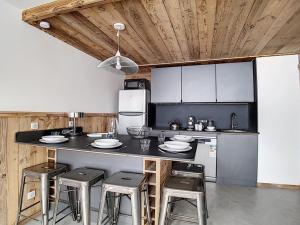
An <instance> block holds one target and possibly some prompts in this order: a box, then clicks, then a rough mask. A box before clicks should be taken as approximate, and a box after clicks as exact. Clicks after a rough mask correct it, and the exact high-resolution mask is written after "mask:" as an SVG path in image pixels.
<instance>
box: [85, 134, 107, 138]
mask: <svg viewBox="0 0 300 225" xmlns="http://www.w3.org/2000/svg"><path fill="white" fill-rule="evenodd" d="M104 135H107V133H90V134H87V136H88V137H91V138H99V137H100V138H101V137H102V136H104Z"/></svg>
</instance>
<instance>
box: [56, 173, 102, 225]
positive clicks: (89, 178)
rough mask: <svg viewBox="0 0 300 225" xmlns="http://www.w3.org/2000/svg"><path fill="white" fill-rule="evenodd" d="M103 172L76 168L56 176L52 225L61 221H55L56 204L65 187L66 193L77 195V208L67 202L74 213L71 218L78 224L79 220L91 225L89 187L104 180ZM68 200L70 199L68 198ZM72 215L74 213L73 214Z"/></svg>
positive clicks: (85, 224)
mask: <svg viewBox="0 0 300 225" xmlns="http://www.w3.org/2000/svg"><path fill="white" fill-rule="evenodd" d="M104 174H105V172H104V171H103V170H100V169H91V168H77V169H74V170H72V171H70V172H67V173H65V174H62V175H60V176H58V185H57V186H56V199H55V207H54V217H53V224H56V223H57V222H59V221H61V220H62V219H63V218H64V217H63V218H61V219H60V220H58V221H57V220H56V219H57V214H58V213H57V212H58V204H59V199H60V193H61V186H66V187H67V188H68V193H69V194H70V192H71V191H74V190H75V191H76V194H75V195H76V196H77V195H78V200H77V204H76V205H77V207H74V206H73V205H72V203H71V202H69V207H70V208H71V211H75V210H74V208H76V213H75V214H73V218H74V219H76V220H77V222H79V221H80V220H81V215H82V221H83V224H84V225H90V224H91V210H90V207H91V206H90V202H91V187H92V186H93V185H94V184H96V183H98V182H99V181H101V180H103V179H104ZM69 199H71V198H70V197H69ZM73 213H74V212H73Z"/></svg>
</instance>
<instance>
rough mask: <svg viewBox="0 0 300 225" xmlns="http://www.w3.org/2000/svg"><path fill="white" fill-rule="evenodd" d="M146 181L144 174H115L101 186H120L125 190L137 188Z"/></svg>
mask: <svg viewBox="0 0 300 225" xmlns="http://www.w3.org/2000/svg"><path fill="white" fill-rule="evenodd" d="M145 179H146V177H145V175H144V174H140V173H131V172H117V173H115V174H113V175H112V176H111V177H109V178H107V179H106V180H105V181H104V182H103V184H109V185H115V186H122V187H126V188H135V189H136V188H138V187H140V186H141V185H142V184H143V182H144V180H145Z"/></svg>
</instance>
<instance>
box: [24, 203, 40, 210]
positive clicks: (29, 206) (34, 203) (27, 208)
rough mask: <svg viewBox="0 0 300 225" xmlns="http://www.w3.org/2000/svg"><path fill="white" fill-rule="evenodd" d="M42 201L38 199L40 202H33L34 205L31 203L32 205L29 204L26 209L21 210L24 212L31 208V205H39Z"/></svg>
mask: <svg viewBox="0 0 300 225" xmlns="http://www.w3.org/2000/svg"><path fill="white" fill-rule="evenodd" d="M40 202H41V201H38V202H36V203H33V204H32V205H30V206H27V207H26V208H24V209H21V212H24V211H26V210H27V209H29V208H31V207H33V206H35V205H37V204H39V203H40Z"/></svg>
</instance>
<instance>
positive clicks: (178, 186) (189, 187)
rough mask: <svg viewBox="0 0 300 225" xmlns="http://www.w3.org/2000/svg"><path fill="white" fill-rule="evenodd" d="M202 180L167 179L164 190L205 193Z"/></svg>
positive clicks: (174, 177) (187, 178)
mask: <svg viewBox="0 0 300 225" xmlns="http://www.w3.org/2000/svg"><path fill="white" fill-rule="evenodd" d="M201 182H202V181H201V179H199V178H193V177H177V176H171V177H169V178H168V179H167V182H166V183H165V186H164V188H165V189H173V190H180V191H187V192H200V193H203V192H204V188H203V185H200V184H201Z"/></svg>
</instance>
